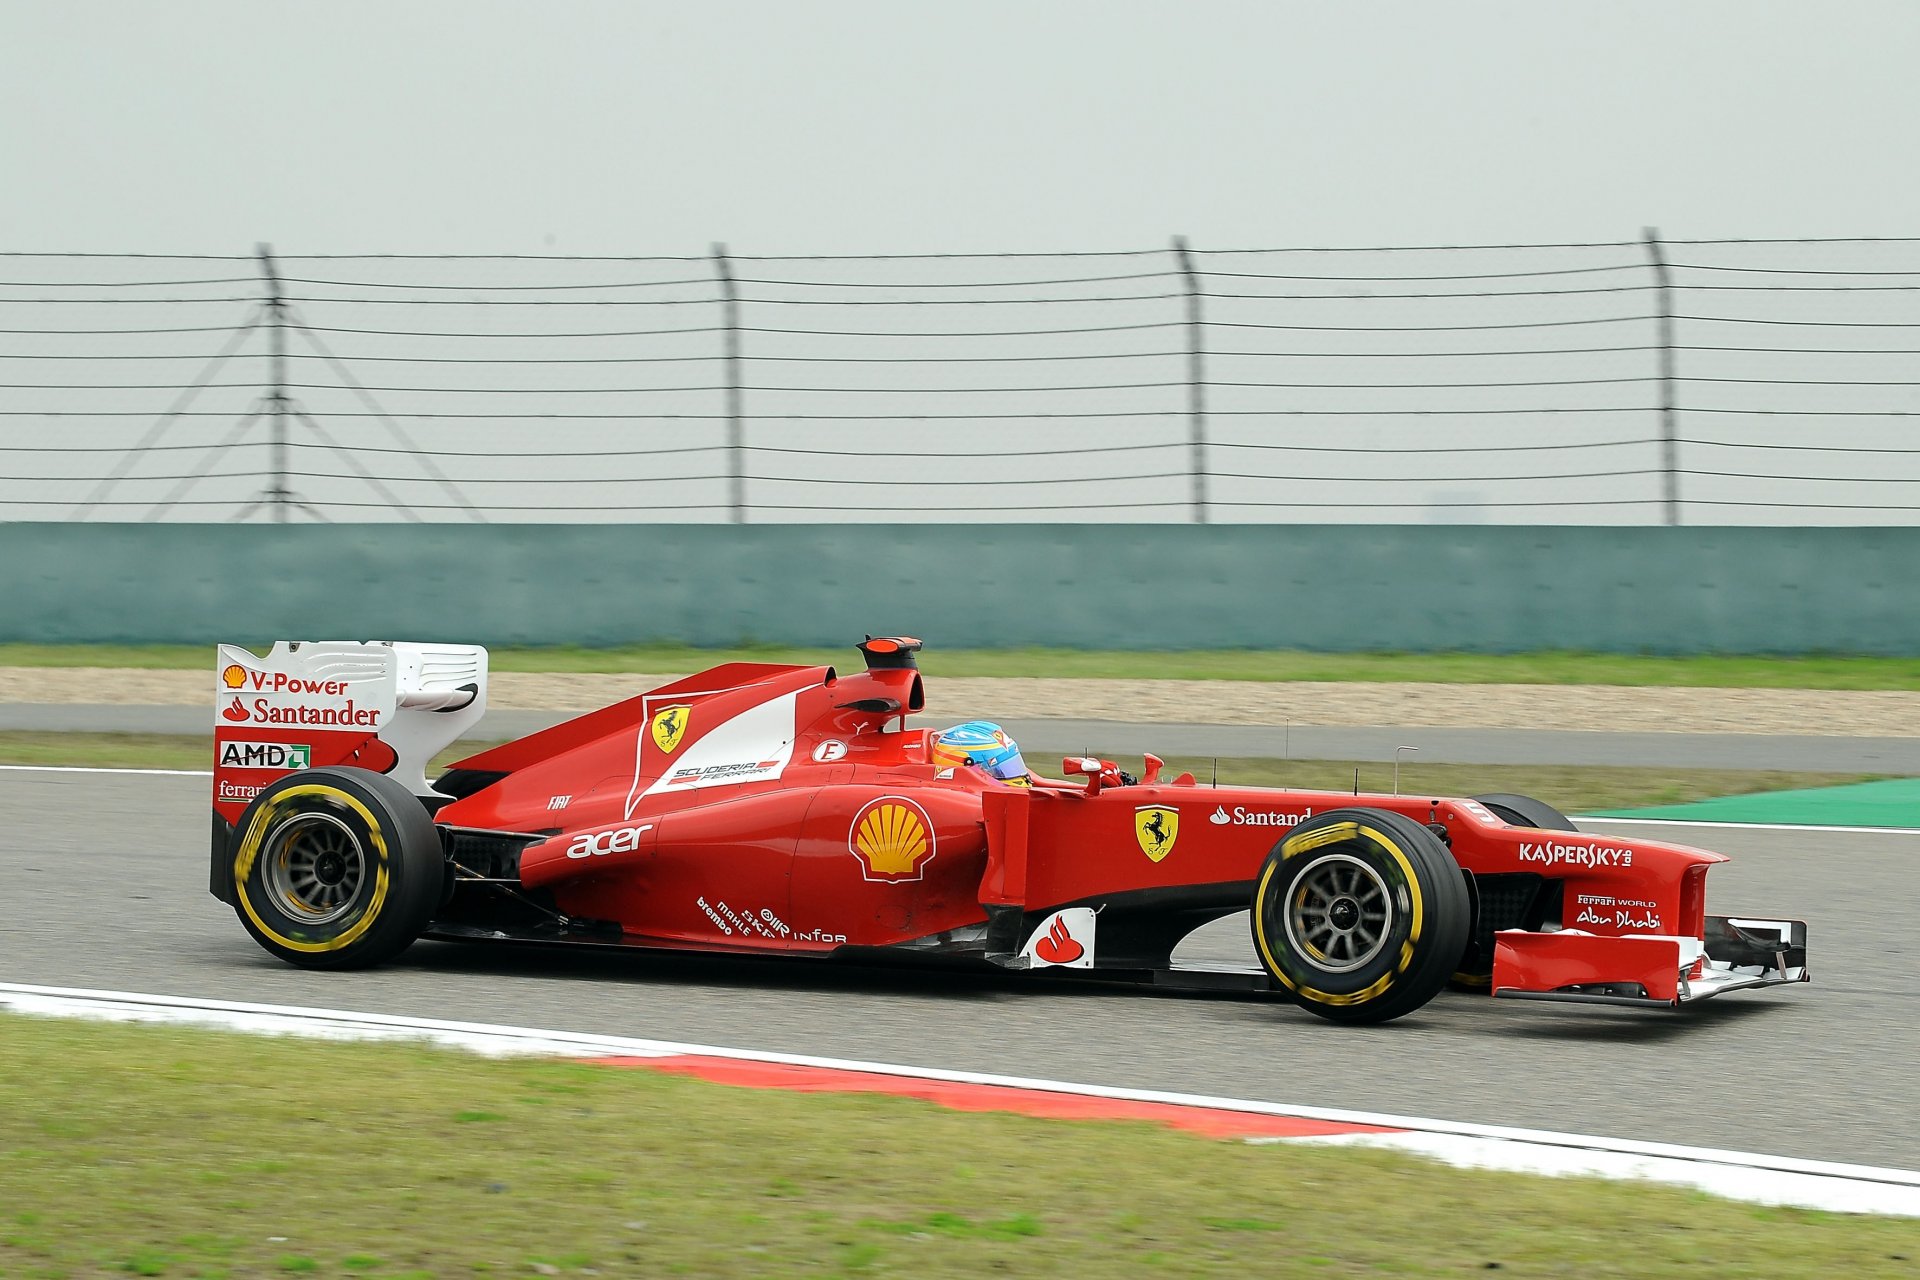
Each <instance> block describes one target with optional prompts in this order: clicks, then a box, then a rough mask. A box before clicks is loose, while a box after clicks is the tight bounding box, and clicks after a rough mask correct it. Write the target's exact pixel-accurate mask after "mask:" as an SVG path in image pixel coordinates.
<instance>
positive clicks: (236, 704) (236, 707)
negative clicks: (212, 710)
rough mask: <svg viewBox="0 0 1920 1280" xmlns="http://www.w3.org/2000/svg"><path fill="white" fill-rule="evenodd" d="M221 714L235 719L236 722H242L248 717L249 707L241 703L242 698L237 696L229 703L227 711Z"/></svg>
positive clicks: (232, 719)
mask: <svg viewBox="0 0 1920 1280" xmlns="http://www.w3.org/2000/svg"><path fill="white" fill-rule="evenodd" d="M220 714H221V715H222V716H224V717H226V718H227V719H229V720H231V721H233V722H234V723H235V724H240V723H242V722H244V721H245V720H246V719H247V709H246V707H244V706H242V705H241V703H240V699H238V698H235V699H234V700H233V701H232V702H229V703H228V704H227V709H226V710H225V711H222V712H221V713H220Z"/></svg>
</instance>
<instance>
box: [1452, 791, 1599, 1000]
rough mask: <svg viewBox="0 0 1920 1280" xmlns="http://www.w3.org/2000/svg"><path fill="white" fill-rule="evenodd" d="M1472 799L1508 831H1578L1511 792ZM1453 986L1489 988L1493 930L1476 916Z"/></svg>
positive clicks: (1548, 810)
mask: <svg viewBox="0 0 1920 1280" xmlns="http://www.w3.org/2000/svg"><path fill="white" fill-rule="evenodd" d="M1474 799H1475V800H1476V801H1477V802H1479V803H1480V804H1483V805H1485V806H1486V807H1487V808H1488V809H1491V810H1492V811H1493V816H1494V817H1496V818H1498V819H1500V821H1502V822H1504V823H1506V824H1507V825H1508V826H1512V827H1535V828H1538V829H1539V830H1541V831H1578V830H1579V829H1580V828H1578V827H1576V826H1574V825H1573V819H1571V818H1569V817H1567V815H1566V814H1564V813H1562V812H1560V811H1559V810H1558V809H1556V808H1554V807H1553V806H1552V805H1550V804H1548V803H1547V802H1546V801H1544V800H1535V799H1534V798H1533V797H1532V796H1523V795H1516V794H1514V793H1512V792H1506V791H1496V792H1494V793H1493V794H1492V795H1484V796H1475V797H1474ZM1452 983H1453V986H1454V987H1455V988H1456V989H1457V990H1460V991H1488V990H1491V989H1492V987H1493V929H1492V927H1491V926H1487V927H1484V928H1483V927H1482V926H1481V922H1480V918H1479V915H1478V914H1477V913H1476V915H1475V917H1474V921H1473V929H1472V933H1471V936H1470V937H1469V938H1468V939H1467V946H1466V950H1464V951H1463V952H1462V953H1461V955H1460V964H1459V966H1458V967H1457V968H1456V969H1455V970H1454V973H1453V979H1452Z"/></svg>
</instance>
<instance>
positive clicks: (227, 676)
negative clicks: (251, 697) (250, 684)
mask: <svg viewBox="0 0 1920 1280" xmlns="http://www.w3.org/2000/svg"><path fill="white" fill-rule="evenodd" d="M220 682H221V683H222V684H224V685H226V686H227V688H229V689H238V688H239V687H240V686H241V685H243V684H245V683H246V682H247V669H246V668H245V667H243V666H241V665H240V664H239V663H237V662H229V663H228V664H227V667H226V670H224V671H222V672H221V673H220Z"/></svg>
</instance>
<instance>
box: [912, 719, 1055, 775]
mask: <svg viewBox="0 0 1920 1280" xmlns="http://www.w3.org/2000/svg"><path fill="white" fill-rule="evenodd" d="M933 762H934V763H935V764H936V765H939V766H940V767H942V768H954V769H958V768H964V767H967V766H972V767H973V768H976V769H980V770H982V771H983V772H985V773H986V775H987V776H988V777H990V778H998V779H999V780H1000V781H1002V782H1007V783H1011V784H1013V785H1014V786H1016V787H1025V786H1031V785H1032V780H1031V779H1030V778H1028V776H1027V762H1026V761H1025V760H1022V759H1021V758H1020V745H1019V744H1018V743H1016V742H1015V741H1014V740H1013V739H1012V737H1010V736H1009V735H1008V733H1007V731H1006V730H1005V729H1002V728H1001V727H1000V726H999V725H997V724H994V723H993V722H992V721H989V720H969V721H967V722H966V723H965V724H957V725H955V726H953V728H951V729H948V730H947V731H946V732H944V733H938V734H935V735H934V738H933Z"/></svg>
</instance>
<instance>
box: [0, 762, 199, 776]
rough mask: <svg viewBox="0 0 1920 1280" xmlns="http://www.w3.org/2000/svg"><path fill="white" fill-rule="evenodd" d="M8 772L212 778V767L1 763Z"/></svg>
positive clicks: (0, 767) (1, 766)
mask: <svg viewBox="0 0 1920 1280" xmlns="http://www.w3.org/2000/svg"><path fill="white" fill-rule="evenodd" d="M0 770H4V771H5V772H7V773H140V774H148V775H150V776H152V777H157V778H211V777H212V776H213V770H211V769H107V768H89V767H86V766H82V765H77V764H0Z"/></svg>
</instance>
